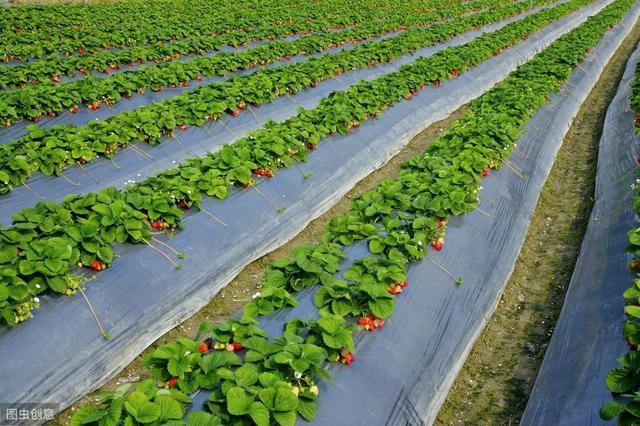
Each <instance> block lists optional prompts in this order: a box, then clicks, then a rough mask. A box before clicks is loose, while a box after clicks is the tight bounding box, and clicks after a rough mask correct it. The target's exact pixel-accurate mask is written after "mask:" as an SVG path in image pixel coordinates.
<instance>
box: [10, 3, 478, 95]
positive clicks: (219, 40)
mask: <svg viewBox="0 0 640 426" xmlns="http://www.w3.org/2000/svg"><path fill="white" fill-rule="evenodd" d="M458 3H459V0H449V2H445V3H443V4H442V6H445V7H447V9H444V10H442V9H440V10H439V11H436V12H433V11H429V12H423V13H415V12H410V9H409V8H408V7H399V8H397V9H394V11H393V13H389V14H387V15H386V16H385V17H384V18H381V19H372V20H371V22H369V21H368V22H364V23H361V24H359V25H358V26H357V27H356V28H351V30H352V31H346V30H345V31H341V32H339V33H335V34H334V33H333V31H331V29H332V28H334V26H335V23H333V22H332V21H331V20H326V21H325V20H320V21H314V22H313V25H312V26H311V27H309V28H308V29H306V30H305V31H304V33H309V32H311V33H319V35H318V36H317V37H318V38H317V39H309V40H317V43H318V44H319V47H322V44H323V43H324V42H325V41H326V44H325V45H324V47H325V48H326V47H328V46H330V45H331V44H337V43H339V42H340V41H342V42H344V41H346V40H351V39H362V38H365V37H367V34H369V33H371V34H373V35H375V34H382V33H383V32H381V31H378V30H377V28H376V27H375V26H376V25H379V26H380V27H384V28H385V29H386V30H388V31H391V30H393V29H399V28H400V27H404V26H408V25H425V24H428V23H429V22H431V21H434V20H436V19H443V18H445V17H455V16H457V15H459V14H462V13H465V12H468V11H471V10H474V9H478V8H481V7H482V5H483V4H485V2H482V1H481V0H474V1H471V2H469V3H462V4H458ZM367 29H368V31H367ZM254 31H255V30H254ZM350 32H352V33H353V34H352V36H351V37H349V34H350ZM290 33H292V31H291V28H289V27H288V26H286V25H285V26H280V27H277V28H275V29H273V30H271V31H270V32H269V33H268V34H266V35H265V30H264V29H261V30H260V33H259V34H255V38H256V40H262V39H264V40H269V39H278V38H280V37H283V36H286V35H289V34H290ZM252 34H253V33H252V32H249V33H247V32H245V31H242V32H240V31H236V32H233V33H226V34H222V35H220V34H218V35H201V36H198V37H194V38H191V39H190V40H184V41H179V42H175V43H170V44H157V45H146V46H140V47H136V48H131V49H127V50H121V51H109V52H105V53H104V54H100V55H78V56H72V57H70V58H61V57H59V56H52V57H50V58H47V59H42V60H39V61H34V62H31V63H28V64H24V65H19V66H13V67H5V68H0V88H3V87H18V88H20V87H24V86H25V85H26V84H27V83H29V84H31V85H35V84H43V83H48V84H54V83H55V82H56V81H58V80H60V76H63V75H66V76H73V75H75V74H76V73H78V72H81V73H85V74H89V73H91V72H92V71H98V72H102V73H110V72H111V71H112V70H114V69H119V68H120V67H123V66H125V64H126V65H127V66H135V65H137V64H138V63H142V62H145V61H153V62H160V61H164V62H173V61H176V60H178V59H180V58H182V56H183V55H191V54H203V53H205V52H211V51H215V50H218V49H220V48H221V47H222V46H224V45H234V46H239V45H240V44H243V43H246V41H251V38H250V37H252V36H253V35H252ZM238 37H241V38H238ZM332 37H335V41H334V40H332ZM306 43H311V44H312V45H313V46H316V47H318V46H317V45H316V43H314V42H312V41H308V42H306ZM267 45H269V43H268V44H267ZM308 49H309V48H308V47H307V46H306V45H305V44H303V45H302V46H301V50H305V51H307V50H308Z"/></svg>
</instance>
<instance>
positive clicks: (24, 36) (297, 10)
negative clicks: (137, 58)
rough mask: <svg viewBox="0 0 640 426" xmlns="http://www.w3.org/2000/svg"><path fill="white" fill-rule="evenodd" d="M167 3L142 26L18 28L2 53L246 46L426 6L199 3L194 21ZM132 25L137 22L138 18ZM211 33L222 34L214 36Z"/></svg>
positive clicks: (2, 41) (336, 0)
mask: <svg viewBox="0 0 640 426" xmlns="http://www.w3.org/2000/svg"><path fill="white" fill-rule="evenodd" d="M426 6H427V7H433V6H434V2H428V3H427V5H426ZM166 7H167V8H168V9H169V10H166V9H165V10H164V11H158V13H159V14H160V16H156V17H155V19H153V20H152V21H151V22H150V23H149V24H147V25H141V26H140V27H138V28H135V27H134V28H131V27H130V25H127V26H124V27H123V28H118V27H116V28H110V29H107V30H105V31H100V30H98V29H96V28H95V27H94V26H89V27H87V28H85V27H84V26H83V24H82V22H80V23H78V24H76V25H70V26H69V28H68V30H67V31H71V32H72V34H70V35H69V34H66V35H65V34H61V35H59V36H55V35H50V34H40V33H39V32H35V33H31V32H23V31H22V30H21V29H20V28H15V29H14V32H15V33H14V34H13V35H7V36H3V37H2V38H0V52H2V54H3V57H4V59H5V60H11V59H17V60H24V59H26V58H29V57H31V58H38V57H42V56H44V55H50V54H55V55H57V54H64V55H71V54H73V53H74V52H78V53H85V52H100V51H101V50H102V49H111V48H114V47H118V48H122V47H132V46H137V47H144V46H145V45H147V44H148V42H149V41H152V42H154V43H165V42H173V41H176V40H183V39H194V41H197V40H199V41H200V45H202V43H203V41H204V40H210V44H211V43H212V42H213V40H220V41H222V42H223V44H224V43H230V44H244V43H246V42H248V41H251V40H260V39H264V38H266V37H267V36H274V37H275V36H276V35H280V36H282V35H284V34H289V33H291V34H300V33H305V32H308V31H312V30H314V29H318V28H341V27H344V26H345V25H353V24H358V23H363V22H369V21H373V20H379V19H384V18H385V17H388V16H398V15H397V14H398V11H399V10H403V11H404V12H405V13H406V14H410V13H412V11H413V10H414V9H415V8H418V10H421V9H422V6H420V5H419V3H418V2H416V1H415V0H414V1H411V2H408V3H403V2H399V1H397V0H385V1H384V2H383V4H382V5H380V6H379V7H375V6H374V7H372V6H371V5H370V4H369V3H368V2H366V1H363V0H360V1H358V2H357V3H355V4H353V3H350V4H347V3H345V2H344V1H343V0H333V1H327V2H323V3H321V4H317V3H315V2H312V1H309V0H307V1H303V2H295V3H294V2H280V3H279V4H277V3H275V2H268V3H264V4H263V3H262V2H261V3H260V4H259V5H255V4H250V3H248V2H247V3H244V4H243V5H242V7H241V8H240V7H238V6H237V5H235V4H229V3H228V4H227V7H225V8H218V4H217V3H215V4H213V3H207V2H199V6H196V5H189V8H188V10H187V11H185V14H186V15H187V16H188V19H185V17H184V15H174V14H173V13H172V11H171V10H170V9H172V5H166ZM132 24H133V25H135V21H133V22H132ZM200 34H202V35H205V38H204V39H203V38H202V37H200V36H199V35H200ZM211 36H219V37H216V38H214V39H213V40H212V39H211ZM196 46H197V45H196ZM194 50H195V49H194ZM207 50H211V49H207Z"/></svg>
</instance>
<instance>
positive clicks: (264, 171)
mask: <svg viewBox="0 0 640 426" xmlns="http://www.w3.org/2000/svg"><path fill="white" fill-rule="evenodd" d="M253 173H255V174H256V175H258V176H264V177H267V178H271V177H273V172H272V171H271V170H269V169H255V170H253Z"/></svg>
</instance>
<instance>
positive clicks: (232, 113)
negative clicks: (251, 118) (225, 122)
mask: <svg viewBox="0 0 640 426" xmlns="http://www.w3.org/2000/svg"><path fill="white" fill-rule="evenodd" d="M230 114H231V115H232V116H234V117H237V116H238V115H240V110H237V109H236V110H233V111H231V113H230Z"/></svg>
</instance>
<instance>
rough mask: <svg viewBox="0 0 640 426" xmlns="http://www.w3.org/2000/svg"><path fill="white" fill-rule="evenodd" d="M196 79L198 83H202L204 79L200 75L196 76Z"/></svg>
mask: <svg viewBox="0 0 640 426" xmlns="http://www.w3.org/2000/svg"><path fill="white" fill-rule="evenodd" d="M194 79H195V80H196V81H202V77H200V76H199V75H196V76H195V77H194Z"/></svg>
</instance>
